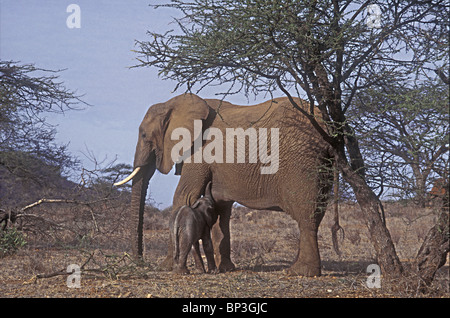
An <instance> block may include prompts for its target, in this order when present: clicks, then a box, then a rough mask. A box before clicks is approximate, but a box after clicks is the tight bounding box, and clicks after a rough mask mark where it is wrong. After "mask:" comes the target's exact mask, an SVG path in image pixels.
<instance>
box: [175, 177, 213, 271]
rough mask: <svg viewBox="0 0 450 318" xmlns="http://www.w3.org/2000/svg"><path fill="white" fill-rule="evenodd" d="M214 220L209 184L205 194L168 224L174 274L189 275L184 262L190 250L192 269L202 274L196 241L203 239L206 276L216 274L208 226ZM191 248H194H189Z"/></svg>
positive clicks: (202, 269) (203, 267) (198, 247)
mask: <svg viewBox="0 0 450 318" xmlns="http://www.w3.org/2000/svg"><path fill="white" fill-rule="evenodd" d="M216 221H217V213H216V212H215V210H214V199H213V198H212V196H211V182H209V183H208V185H207V186H206V190H205V195H204V196H203V197H202V198H200V199H198V200H197V201H196V202H195V203H194V204H193V205H192V206H191V207H189V206H187V205H184V206H182V207H181V208H180V209H179V210H178V211H177V212H176V213H175V214H174V217H173V221H172V222H171V223H172V224H171V229H172V235H173V238H174V254H173V255H174V256H173V262H174V266H173V272H174V273H177V274H189V270H188V269H187V267H186V261H187V257H188V254H189V251H191V249H192V254H193V256H194V259H195V266H196V268H197V270H198V271H199V272H202V273H204V272H205V266H204V265H203V260H202V257H201V254H200V246H199V240H200V239H201V240H202V243H203V250H204V252H205V256H206V260H207V261H208V273H214V272H216V263H215V261H214V249H213V245H212V240H211V227H212V226H213V225H214V223H216ZM192 247H193V248H192Z"/></svg>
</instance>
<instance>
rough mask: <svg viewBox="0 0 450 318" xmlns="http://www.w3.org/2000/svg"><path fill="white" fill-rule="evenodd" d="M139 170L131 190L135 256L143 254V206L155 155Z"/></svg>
mask: <svg viewBox="0 0 450 318" xmlns="http://www.w3.org/2000/svg"><path fill="white" fill-rule="evenodd" d="M140 168H141V169H139V171H138V172H137V174H136V175H135V176H134V178H133V183H132V188H131V189H132V190H131V211H130V213H131V216H130V217H131V222H130V223H131V233H130V234H131V240H130V241H131V244H132V253H133V256H134V257H135V258H142V256H143V252H144V249H143V236H144V233H143V229H144V226H143V225H144V208H145V197H146V194H147V189H148V184H149V182H150V179H151V177H152V176H153V174H154V172H155V168H156V165H155V156H154V154H153V155H152V158H151V160H149V163H148V164H147V165H145V166H142V167H140Z"/></svg>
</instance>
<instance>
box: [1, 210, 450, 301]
mask: <svg viewBox="0 0 450 318" xmlns="http://www.w3.org/2000/svg"><path fill="white" fill-rule="evenodd" d="M385 209H386V214H387V225H388V228H389V230H390V232H391V235H392V239H393V241H394V243H395V245H396V249H397V252H398V255H399V257H400V259H401V261H402V263H403V265H404V267H405V268H407V267H408V266H409V264H410V263H411V261H412V260H413V259H414V257H415V255H416V254H417V251H418V249H419V247H420V245H421V243H422V242H423V239H424V237H425V235H426V233H427V231H428V230H429V229H430V228H431V227H432V225H433V222H434V219H435V217H436V213H435V209H432V208H427V209H418V208H411V207H407V206H401V205H399V204H390V205H386V208H385ZM48 213H54V211H53V212H48ZM167 215H168V213H167V211H166V212H164V211H163V212H160V211H157V210H155V209H153V210H149V211H147V212H146V217H145V245H146V246H145V250H146V257H145V263H144V264H140V266H137V265H136V264H135V263H134V262H133V261H132V260H131V258H130V257H129V256H128V254H126V253H125V251H126V250H127V238H128V236H126V235H125V233H124V232H123V231H122V230H120V228H115V229H114V230H113V229H112V228H110V227H108V229H109V230H108V231H107V230H106V229H107V227H106V226H105V227H103V228H102V223H101V220H100V218H97V222H96V227H100V230H99V233H97V234H92V235H91V236H89V235H86V236H83V237H82V238H81V239H80V238H78V240H77V241H76V244H75V243H74V242H73V241H70V244H69V243H67V241H68V239H67V238H66V237H64V236H59V238H58V240H59V241H58V240H55V238H54V237H53V238H52V240H50V241H51V242H46V241H45V239H44V238H42V239H41V240H39V239H37V238H34V240H31V234H30V237H28V239H29V242H28V244H27V245H25V246H24V247H22V248H21V249H19V250H18V251H17V252H16V253H15V254H12V255H7V256H5V257H3V258H1V259H0V264H1V267H2V271H0V297H52V298H53V297H120V298H122V297H142V298H160V297H200V298H202V297H232V298H234V297H239V298H246V297H276V298H281V297H294V298H295V297H333V298H337V297H340V298H345V297H355V298H359V297H445V298H447V297H450V292H449V262H448V261H447V263H446V265H445V266H444V267H443V268H441V269H440V270H439V272H438V273H437V276H436V279H435V281H434V282H433V285H432V286H430V288H428V289H427V290H426V291H424V292H423V291H422V292H421V291H419V290H417V288H416V284H415V282H417V278H416V277H412V276H408V277H405V278H403V279H401V280H398V281H395V282H393V281H386V280H385V279H384V278H383V275H381V277H380V281H379V282H380V288H376V287H375V288H369V286H368V284H367V281H368V279H369V280H370V277H369V276H370V275H372V276H373V274H371V272H369V273H368V272H367V267H368V266H369V265H370V264H376V261H375V254H374V250H373V247H372V245H371V243H370V242H369V240H368V233H367V232H368V231H367V228H366V227H365V225H364V222H363V220H362V217H361V215H360V213H359V210H358V207H357V205H351V204H345V205H342V206H341V212H340V215H341V219H340V223H341V225H342V227H343V228H344V231H345V236H344V238H343V237H342V235H341V234H342V233H340V234H339V243H340V250H341V253H342V254H341V256H338V255H337V254H336V252H335V251H334V250H333V245H332V240H331V231H330V228H331V226H332V224H333V215H332V212H331V211H328V213H327V215H326V216H325V218H324V220H323V222H322V225H321V228H320V231H319V248H320V253H321V259H322V276H321V277H313V278H306V277H293V276H288V275H287V272H286V269H287V268H288V267H289V265H290V264H291V263H292V261H293V259H294V258H295V256H296V253H297V246H298V237H299V232H298V229H297V226H296V223H295V222H294V221H293V220H292V219H291V218H290V217H289V216H287V215H286V214H284V213H280V212H272V211H253V210H249V209H247V208H243V207H237V208H235V209H234V211H233V216H232V224H231V230H232V260H233V262H234V263H235V265H236V268H237V269H236V270H235V271H233V272H229V273H220V274H197V273H192V274H190V275H173V274H171V273H169V272H165V271H161V270H159V268H158V264H160V262H162V260H163V259H164V258H165V255H166V251H167V238H168V231H167V227H168V217H167ZM85 219H86V220H89V218H88V217H86V218H85ZM117 220H119V221H120V219H117ZM89 231H90V228H89V226H86V233H88V234H89V233H90V232H89ZM106 233H108V235H106ZM188 263H189V266H190V268H191V269H192V270H191V272H194V270H193V260H192V258H189V260H188ZM70 264H77V265H78V266H80V267H81V274H80V276H79V277H80V281H79V286H80V288H69V287H68V284H69V285H71V284H72V285H73V283H74V282H76V280H75V278H74V276H73V275H72V276H69V275H68V274H67V273H66V269H67V266H68V265H70ZM370 282H374V280H370ZM369 285H370V284H369ZM372 285H373V284H372Z"/></svg>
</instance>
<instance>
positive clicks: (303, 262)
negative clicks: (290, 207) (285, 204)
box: [288, 209, 324, 277]
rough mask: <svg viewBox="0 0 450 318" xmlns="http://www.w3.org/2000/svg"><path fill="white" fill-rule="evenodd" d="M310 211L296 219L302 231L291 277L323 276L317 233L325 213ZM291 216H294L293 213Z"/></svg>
mask: <svg viewBox="0 0 450 318" xmlns="http://www.w3.org/2000/svg"><path fill="white" fill-rule="evenodd" d="M308 210H309V211H304V212H303V211H302V214H301V215H300V216H299V217H298V218H295V219H296V221H297V224H298V227H299V230H300V242H299V250H298V253H297V257H296V259H295V261H294V263H293V264H292V266H291V267H290V268H289V270H288V272H289V275H300V276H306V277H314V276H320V275H321V262H320V254H319V247H318V242H317V232H318V228H319V224H320V221H321V220H322V218H323V215H324V211H323V210H322V209H320V210H319V209H316V210H314V209H308ZM305 212H306V213H305ZM288 213H289V212H288ZM297 213H298V211H297ZM289 214H290V215H293V214H292V213H289Z"/></svg>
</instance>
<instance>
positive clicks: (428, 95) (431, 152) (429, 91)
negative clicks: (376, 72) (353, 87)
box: [352, 80, 450, 207]
mask: <svg viewBox="0 0 450 318" xmlns="http://www.w3.org/2000/svg"><path fill="white" fill-rule="evenodd" d="M403 84H404V83H398V82H395V81H392V82H391V83H390V84H389V85H388V86H383V87H377V88H371V89H369V90H366V91H364V92H361V93H360V94H358V96H357V98H356V99H355V103H354V105H355V106H354V107H353V108H354V111H355V114H354V118H352V122H353V123H354V126H355V130H356V132H357V135H358V136H360V138H359V140H360V141H361V148H362V151H363V154H364V158H365V161H366V167H367V174H368V181H369V182H370V185H371V186H372V188H377V189H378V196H380V195H381V194H383V192H384V193H386V192H387V193H386V194H387V195H388V196H390V197H396V198H400V199H412V200H413V201H414V202H415V203H416V204H418V205H420V206H422V207H424V206H425V204H426V202H427V199H428V198H429V196H428V190H429V189H431V186H432V185H433V181H434V180H436V179H437V178H444V179H447V178H448V172H447V170H448V165H449V155H448V152H449V134H450V132H449V129H450V127H449V113H448V103H449V100H448V99H449V94H448V85H447V84H445V83H443V82H442V81H441V80H438V81H436V82H429V81H427V82H425V83H421V84H418V85H417V86H416V87H413V88H409V87H405V86H404V85H403ZM386 190H387V191H386Z"/></svg>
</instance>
